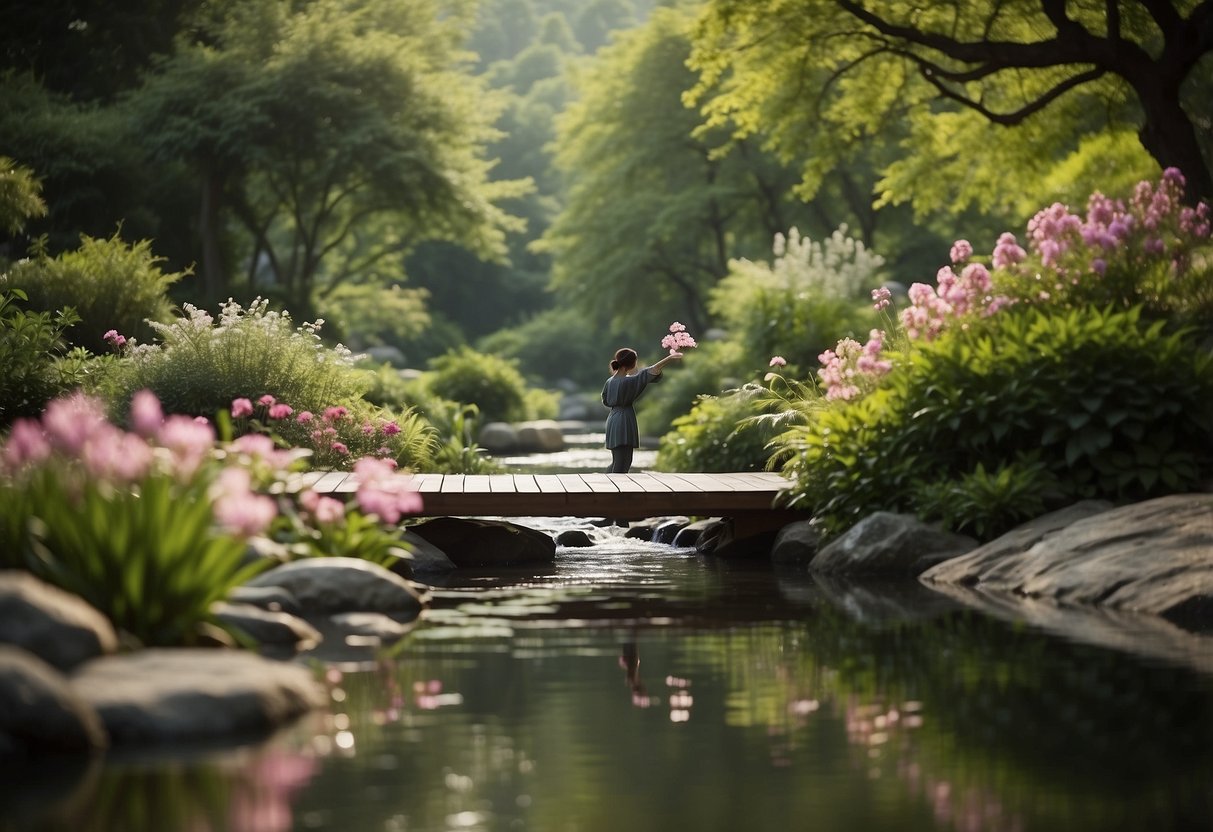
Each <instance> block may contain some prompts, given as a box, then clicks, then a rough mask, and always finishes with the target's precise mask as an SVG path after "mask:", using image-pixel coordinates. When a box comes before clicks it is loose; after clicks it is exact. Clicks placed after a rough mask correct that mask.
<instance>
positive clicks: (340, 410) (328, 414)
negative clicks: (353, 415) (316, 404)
mask: <svg viewBox="0 0 1213 832" xmlns="http://www.w3.org/2000/svg"><path fill="white" fill-rule="evenodd" d="M349 413H350V412H349V411H348V410H346V409H345V408H344V407H341V406H340V405H337V406H335V407H326V408H325V409H324V420H325V421H326V422H336V421H339V420H341V419H344V418H345V417H346V416H348V415H349Z"/></svg>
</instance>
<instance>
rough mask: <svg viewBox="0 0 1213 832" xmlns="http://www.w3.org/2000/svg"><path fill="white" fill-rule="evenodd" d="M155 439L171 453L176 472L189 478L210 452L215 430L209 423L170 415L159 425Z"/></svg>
mask: <svg viewBox="0 0 1213 832" xmlns="http://www.w3.org/2000/svg"><path fill="white" fill-rule="evenodd" d="M156 440H157V442H159V443H160V445H162V446H163V447H165V448H167V449H168V450H169V452H170V453H171V454H172V456H173V460H174V463H175V465H176V468H177V473H178V474H179V475H180V476H181V477H182V478H189V477H190V476H192V475H193V473H194V472H195V471H196V470H198V466H199V465H201V464H202V460H203V459H204V458H206V457H207V456H208V455H209V454H210V452H211V447H212V446H213V445H214V443H215V431H214V430H213V429H212V428H211V426H210V424H208V423H205V422H196V421H194V420H193V419H191V418H190V417H189V416H170V417H168V419H166V420H165V422H164V424H163V425H161V426H160V430H159V431H158V432H157V434H156Z"/></svg>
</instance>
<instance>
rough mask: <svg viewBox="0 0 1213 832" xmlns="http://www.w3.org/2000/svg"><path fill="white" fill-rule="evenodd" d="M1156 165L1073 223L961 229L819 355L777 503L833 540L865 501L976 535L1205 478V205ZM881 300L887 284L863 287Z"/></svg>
mask: <svg viewBox="0 0 1213 832" xmlns="http://www.w3.org/2000/svg"><path fill="white" fill-rule="evenodd" d="M1182 191H1183V177H1182V175H1181V174H1180V173H1179V172H1178V171H1175V170H1168V171H1166V172H1165V173H1164V174H1163V175H1162V177H1161V178H1160V179H1159V181H1158V182H1156V183H1152V182H1145V183H1142V184H1139V185H1138V186H1137V188H1136V189H1135V190H1134V192H1133V194H1132V195H1131V196H1130V197H1129V198H1128V199H1126V200H1115V199H1110V198H1108V197H1105V196H1103V195H1102V194H1099V193H1096V194H1093V195H1092V196H1091V199H1090V201H1089V203H1088V210H1087V213H1086V215H1085V216H1084V215H1076V214H1072V213H1071V212H1070V211H1069V210H1068V209H1067V208H1066V207H1065V206H1062V205H1053V206H1050V207H1049V208H1046V209H1044V210H1042V211H1041V212H1039V213H1038V214H1037V215H1036V216H1035V217H1034V218H1033V219H1032V221H1031V222H1030V223H1029V225H1028V239H1027V247H1026V248H1025V247H1023V246H1021V245H1020V244H1019V242H1018V240H1017V239H1016V238H1015V237H1014V235H1012V234H1009V233H1008V234H1003V235H1002V236H1001V237H1000V238H999V240H998V242H997V244H996V245H995V247H994V249H993V251H992V253H991V255H990V257H989V258H988V259H984V258H977V257H974V254H973V248H972V246H971V245H970V244H969V243H968V242H966V241H964V240H960V241H957V243H956V244H955V245H954V246H953V249H952V251H951V260H952V263H951V265H948V266H945V267H943V268H942V269H940V271H939V273H938V275H937V277H936V282H935V285H928V284H923V283H918V284H914V285H913V286H912V287H911V288H910V290H909V295H908V301H909V302H908V305H906V307H905V308H904V309H902V310H901V311H900V313H899V314H898V315H897V318H896V321H893V320H892V319H890V321H889V326H888V330H889V331H888V332H886V331H885V330H874V331H873V332H872V333H871V334H870V337H869V339H868V342H867V343H866V344H864V345H859V344H858V343H857V342H855V341H850V342H840V344H839V345H838V346H837V347H835V348H834V349H833V350H827V351H826V352H823V353H822V354H821V356H820V365H821V366H820V368H819V369H818V371H817V374H816V379H815V381H816V384H815V385H812V386H802V395H801V396H800V397H799V398H800V399H801V401H799V402H797V403H795V405H791V406H785V407H784V416H785V418H788V419H789V421H791V422H792V424H791V425H790V426H788V427H787V429H786V430H785V431H784V432H783V433H781V434H780V435H779V436H778V437H777V438H776V440H775V441H774V443H773V449H774V451H775V453H774V456H773V457H772V459H773V462H774V464H776V465H779V466H781V467H782V468H783V470H784V472H785V473H787V474H788V475H789V476H791V477H792V478H793V479H794V480H795V486H794V488H793V489H792V491H791V492H790V495H789V496H790V501H791V504H792V505H795V506H797V507H800V508H804V509H806V510H808V511H810V512H812V513H813V515H814V517H815V518H816V519H817V521H818V522H819V523H820V524H821V525H822V526H823V528H825V529H827V530H828V531H830V532H835V533H836V532H839V531H842V530H843V529H845V528H846V527H847V526H849V525H851V524H853V523H854V522H856V521H857V520H859V519H861V518H862V517H863V516H864V515H866V514H868V513H871V512H874V511H878V510H895V511H907V512H912V513H916V514H918V515H919V516H921V517H923V518H924V519H927V520H933V521H941V522H943V523H945V524H947V525H948V526H950V527H951V528H954V529H957V530H961V531H967V532H970V533H973V534H975V535H977V536H978V537H981V538H988V537H990V536H993V535H996V534H998V533H1000V532H1002V531H1005V530H1006V529H1007V528H1009V527H1011V526H1013V525H1015V524H1017V523H1018V522H1020V521H1022V520H1025V519H1028V518H1030V517H1032V516H1034V515H1037V514H1040V513H1041V512H1043V511H1044V510H1047V509H1050V508H1055V507H1059V506H1061V505H1064V504H1066V503H1068V502H1073V501H1075V500H1078V499H1081V498H1085V497H1099V498H1105V499H1111V500H1114V501H1126V500H1135V499H1142V498H1146V497H1151V496H1156V495H1160V494H1165V493H1173V492H1178V491H1185V490H1189V489H1192V488H1194V487H1197V486H1198V485H1199V483H1200V482H1201V480H1202V478H1203V477H1205V476H1207V475H1208V472H1209V471H1210V470H1213V358H1211V356H1210V351H1209V349H1208V344H1207V342H1206V341H1205V340H1204V337H1203V334H1204V333H1207V332H1208V331H1209V327H1210V324H1211V323H1213V314H1211V313H1213V307H1211V306H1210V305H1209V302H1208V298H1209V291H1210V289H1209V286H1210V282H1211V278H1213V262H1211V260H1210V247H1209V240H1210V211H1209V207H1208V206H1207V205H1205V204H1202V205H1200V206H1196V207H1191V206H1185V205H1183V203H1182V202H1181V201H1180V195H1181V194H1182ZM873 299H874V301H875V305H876V306H877V307H878V308H881V309H882V310H884V309H885V308H886V307H887V304H888V302H889V297H888V295H887V294H886V293H885V292H883V291H881V290H877V291H875V292H874V293H873Z"/></svg>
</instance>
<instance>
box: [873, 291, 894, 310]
mask: <svg viewBox="0 0 1213 832" xmlns="http://www.w3.org/2000/svg"><path fill="white" fill-rule="evenodd" d="M892 298H893V293H892V292H891V291H889V288H888V287H887V286H881V287H880V288H879V289H873V290H872V306H873V307H875V308H876V309H877V310H880V309H887V308H888V307H889V304H891V303H892V302H893V300H892Z"/></svg>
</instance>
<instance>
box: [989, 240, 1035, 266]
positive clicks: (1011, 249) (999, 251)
mask: <svg viewBox="0 0 1213 832" xmlns="http://www.w3.org/2000/svg"><path fill="white" fill-rule="evenodd" d="M1027 256H1028V253H1027V252H1026V251H1024V250H1023V248H1021V247H1020V245H1019V244H1018V243H1017V242H1016V241H1015V235H1014V234H1012V233H1010V232H1004V233H1003V234H1002V235H1001V236H1000V237H999V238H998V244H997V245H996V246H994V256H993V257H992V258H991V262H992V263H993V264H994V268H996V269H1005V268H1009V267H1010V266H1014V265H1015V264H1016V263H1020V262H1022V261H1023V259H1024V258H1025V257H1027Z"/></svg>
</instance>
